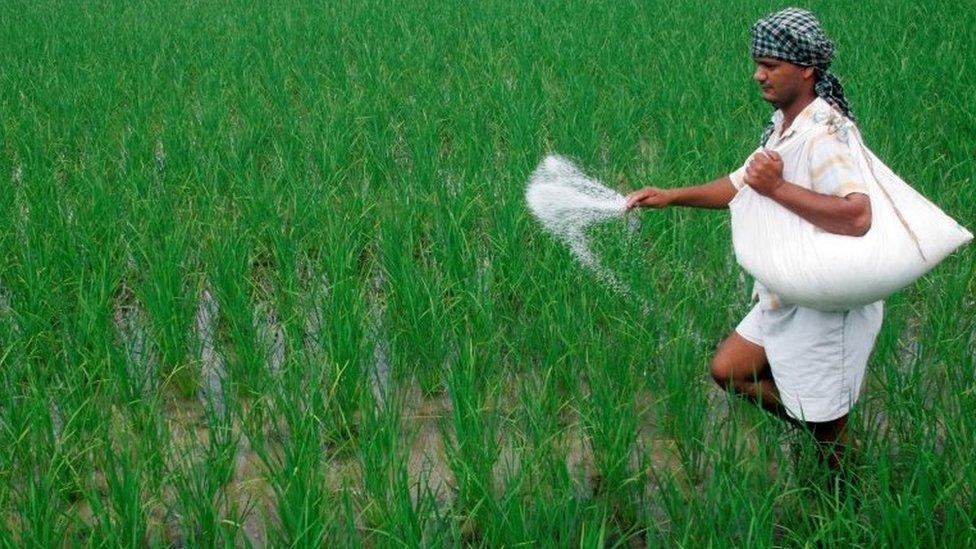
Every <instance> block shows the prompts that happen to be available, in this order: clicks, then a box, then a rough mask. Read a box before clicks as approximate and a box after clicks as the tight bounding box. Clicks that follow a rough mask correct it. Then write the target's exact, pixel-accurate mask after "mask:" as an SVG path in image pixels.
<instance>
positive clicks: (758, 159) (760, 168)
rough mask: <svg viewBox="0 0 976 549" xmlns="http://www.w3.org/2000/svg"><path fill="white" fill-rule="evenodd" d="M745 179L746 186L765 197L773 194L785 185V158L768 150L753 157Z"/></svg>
mask: <svg viewBox="0 0 976 549" xmlns="http://www.w3.org/2000/svg"><path fill="white" fill-rule="evenodd" d="M743 179H744V180H745V182H746V185H749V186H750V187H752V188H753V190H755V191H756V192H757V193H759V194H761V195H763V196H769V195H771V194H773V193H774V192H775V191H776V189H778V188H780V187H782V186H783V183H785V181H783V158H782V157H780V155H779V153H778V152H776V151H772V150H768V149H766V150H763V152H760V153H756V154H754V155H752V159H751V160H749V165H748V166H747V167H746V175H745V177H744V178H743Z"/></svg>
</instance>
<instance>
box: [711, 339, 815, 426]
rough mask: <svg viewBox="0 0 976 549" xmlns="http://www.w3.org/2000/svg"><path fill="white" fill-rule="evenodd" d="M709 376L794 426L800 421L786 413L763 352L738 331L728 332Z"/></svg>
mask: <svg viewBox="0 0 976 549" xmlns="http://www.w3.org/2000/svg"><path fill="white" fill-rule="evenodd" d="M712 379H714V380H715V382H716V383H718V384H719V386H720V387H722V388H723V389H725V390H726V391H729V392H732V393H734V394H738V395H742V396H744V397H746V398H749V399H751V400H754V401H756V402H758V403H759V404H760V405H761V406H762V407H763V409H765V410H766V411H768V412H770V413H772V414H774V415H776V416H777V417H779V418H781V419H783V420H785V421H787V422H789V423H791V424H793V425H796V426H802V425H803V424H802V423H801V422H799V421H797V420H795V419H793V418H792V417H790V415H789V414H788V413H787V412H786V408H784V407H783V403H782V402H780V399H779V391H778V390H777V389H776V384H775V383H774V382H773V374H772V371H771V370H770V369H769V361H768V360H767V359H766V351H765V349H763V348H762V347H761V346H759V345H756V344H755V343H752V342H751V341H748V340H747V339H745V338H744V337H742V336H741V335H739V334H738V333H737V332H732V333H731V334H729V336H728V337H727V338H725V341H723V342H722V343H721V344H720V345H719V346H718V350H717V351H716V352H715V356H714V357H713V358H712Z"/></svg>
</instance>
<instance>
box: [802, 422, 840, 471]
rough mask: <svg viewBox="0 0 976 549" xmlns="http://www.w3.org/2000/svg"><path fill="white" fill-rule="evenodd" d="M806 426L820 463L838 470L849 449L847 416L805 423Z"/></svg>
mask: <svg viewBox="0 0 976 549" xmlns="http://www.w3.org/2000/svg"><path fill="white" fill-rule="evenodd" d="M806 426H807V428H808V429H809V430H810V433H811V434H812V435H813V438H814V440H816V441H817V448H818V449H819V450H820V459H821V461H824V462H826V463H827V465H828V466H829V467H830V468H831V469H833V470H838V469H840V468H841V466H842V465H843V462H844V457H845V455H847V453H848V448H849V445H848V436H847V416H846V415H844V416H841V417H839V418H837V419H834V420H831V421H824V422H820V423H813V422H807V424H806Z"/></svg>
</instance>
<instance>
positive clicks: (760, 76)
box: [752, 67, 766, 84]
mask: <svg viewBox="0 0 976 549" xmlns="http://www.w3.org/2000/svg"><path fill="white" fill-rule="evenodd" d="M752 79H753V80H755V81H756V82H759V83H760V84H761V83H762V82H763V81H764V80H766V71H764V70H762V67H757V68H756V72H754V73H752Z"/></svg>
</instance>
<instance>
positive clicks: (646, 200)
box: [627, 187, 672, 210]
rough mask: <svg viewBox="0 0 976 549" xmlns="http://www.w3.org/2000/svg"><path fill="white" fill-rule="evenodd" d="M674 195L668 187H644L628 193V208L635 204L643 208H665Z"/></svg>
mask: <svg viewBox="0 0 976 549" xmlns="http://www.w3.org/2000/svg"><path fill="white" fill-rule="evenodd" d="M671 200H672V196H671V193H670V192H669V190H668V189H658V188H657V187H644V188H643V189H641V190H639V191H634V192H632V193H630V194H628V195H627V209H628V210H630V209H632V208H634V207H635V206H640V207H641V208H663V207H665V206H667V205H668V204H670V203H671Z"/></svg>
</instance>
